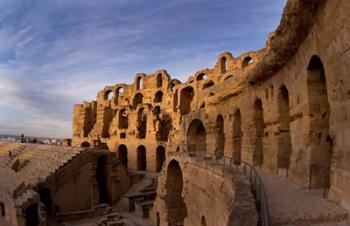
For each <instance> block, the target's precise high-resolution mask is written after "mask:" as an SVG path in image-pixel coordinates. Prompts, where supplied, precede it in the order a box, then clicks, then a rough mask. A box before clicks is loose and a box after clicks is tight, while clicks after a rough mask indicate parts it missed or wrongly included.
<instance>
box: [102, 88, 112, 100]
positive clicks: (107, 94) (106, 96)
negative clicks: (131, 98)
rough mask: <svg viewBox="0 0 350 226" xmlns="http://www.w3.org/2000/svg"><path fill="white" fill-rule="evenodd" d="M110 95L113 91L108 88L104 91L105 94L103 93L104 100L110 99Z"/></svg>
mask: <svg viewBox="0 0 350 226" xmlns="http://www.w3.org/2000/svg"><path fill="white" fill-rule="evenodd" d="M112 97H113V92H112V90H108V91H106V92H105V95H104V99H105V100H111V99H112Z"/></svg>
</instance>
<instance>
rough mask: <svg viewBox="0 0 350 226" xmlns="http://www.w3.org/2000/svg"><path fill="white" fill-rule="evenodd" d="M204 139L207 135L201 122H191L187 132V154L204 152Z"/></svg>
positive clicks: (205, 149) (205, 144)
mask: <svg viewBox="0 0 350 226" xmlns="http://www.w3.org/2000/svg"><path fill="white" fill-rule="evenodd" d="M206 137H207V133H206V131H205V128H204V125H203V123H202V121H200V120H198V119H195V120H193V121H192V122H191V124H190V126H189V127H188V131H187V150H188V151H189V152H206V151H207V143H206Z"/></svg>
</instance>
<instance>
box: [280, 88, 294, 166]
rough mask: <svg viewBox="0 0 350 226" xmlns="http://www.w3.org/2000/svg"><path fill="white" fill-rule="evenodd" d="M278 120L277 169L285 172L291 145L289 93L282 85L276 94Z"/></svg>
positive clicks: (288, 164)
mask: <svg viewBox="0 0 350 226" xmlns="http://www.w3.org/2000/svg"><path fill="white" fill-rule="evenodd" d="M278 115H279V116H278V118H279V123H280V128H279V136H278V158H277V159H278V162H277V165H278V169H279V170H281V169H283V170H287V169H289V166H290V156H291V154H292V144H291V135H290V116H289V93H288V89H287V88H286V87H285V86H284V85H283V86H282V87H281V88H280V89H279V93H278Z"/></svg>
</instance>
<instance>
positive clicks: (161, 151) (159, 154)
mask: <svg viewBox="0 0 350 226" xmlns="http://www.w3.org/2000/svg"><path fill="white" fill-rule="evenodd" d="M164 161H165V148H164V147H163V146H158V147H157V150H156V163H157V166H156V171H157V172H160V171H161V170H162V167H163V163H164Z"/></svg>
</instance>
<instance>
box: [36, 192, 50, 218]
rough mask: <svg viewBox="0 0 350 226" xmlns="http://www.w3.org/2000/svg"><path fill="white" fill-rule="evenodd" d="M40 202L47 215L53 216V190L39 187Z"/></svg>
mask: <svg viewBox="0 0 350 226" xmlns="http://www.w3.org/2000/svg"><path fill="white" fill-rule="evenodd" d="M39 195H40V201H41V203H42V204H44V208H45V211H46V214H47V215H51V214H52V195H51V190H50V189H48V188H45V187H39Z"/></svg>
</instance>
